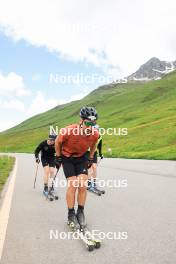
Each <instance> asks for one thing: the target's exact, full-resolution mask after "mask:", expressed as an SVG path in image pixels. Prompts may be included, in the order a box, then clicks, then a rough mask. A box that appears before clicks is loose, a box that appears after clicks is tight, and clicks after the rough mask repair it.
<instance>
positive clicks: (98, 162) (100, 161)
mask: <svg viewBox="0 0 176 264" xmlns="http://www.w3.org/2000/svg"><path fill="white" fill-rule="evenodd" d="M101 160H102V158H100V159H99V161H98V163H97V166H99V164H100V162H101Z"/></svg>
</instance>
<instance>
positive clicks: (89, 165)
mask: <svg viewBox="0 0 176 264" xmlns="http://www.w3.org/2000/svg"><path fill="white" fill-rule="evenodd" d="M93 163H94V159H91V158H89V159H88V163H87V167H88V169H89V168H90V167H91V166H92V164H93Z"/></svg>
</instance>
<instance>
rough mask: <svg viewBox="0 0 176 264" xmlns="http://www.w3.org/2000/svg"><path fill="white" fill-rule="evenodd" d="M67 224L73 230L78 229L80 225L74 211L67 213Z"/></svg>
mask: <svg viewBox="0 0 176 264" xmlns="http://www.w3.org/2000/svg"><path fill="white" fill-rule="evenodd" d="M68 225H69V226H70V228H71V229H72V230H73V231H76V230H78V229H80V225H79V223H78V220H77V217H76V214H75V211H73V212H71V213H69V214H68Z"/></svg>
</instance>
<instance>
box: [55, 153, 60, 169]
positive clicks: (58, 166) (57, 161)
mask: <svg viewBox="0 0 176 264" xmlns="http://www.w3.org/2000/svg"><path fill="white" fill-rule="evenodd" d="M61 164H62V157H61V156H56V158H55V165H56V168H57V169H59V168H60V166H61Z"/></svg>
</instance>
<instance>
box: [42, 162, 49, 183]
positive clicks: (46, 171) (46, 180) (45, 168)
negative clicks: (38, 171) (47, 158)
mask: <svg viewBox="0 0 176 264" xmlns="http://www.w3.org/2000/svg"><path fill="white" fill-rule="evenodd" d="M49 175H50V170H49V166H45V167H44V176H43V181H44V184H47V185H48V179H49Z"/></svg>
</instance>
